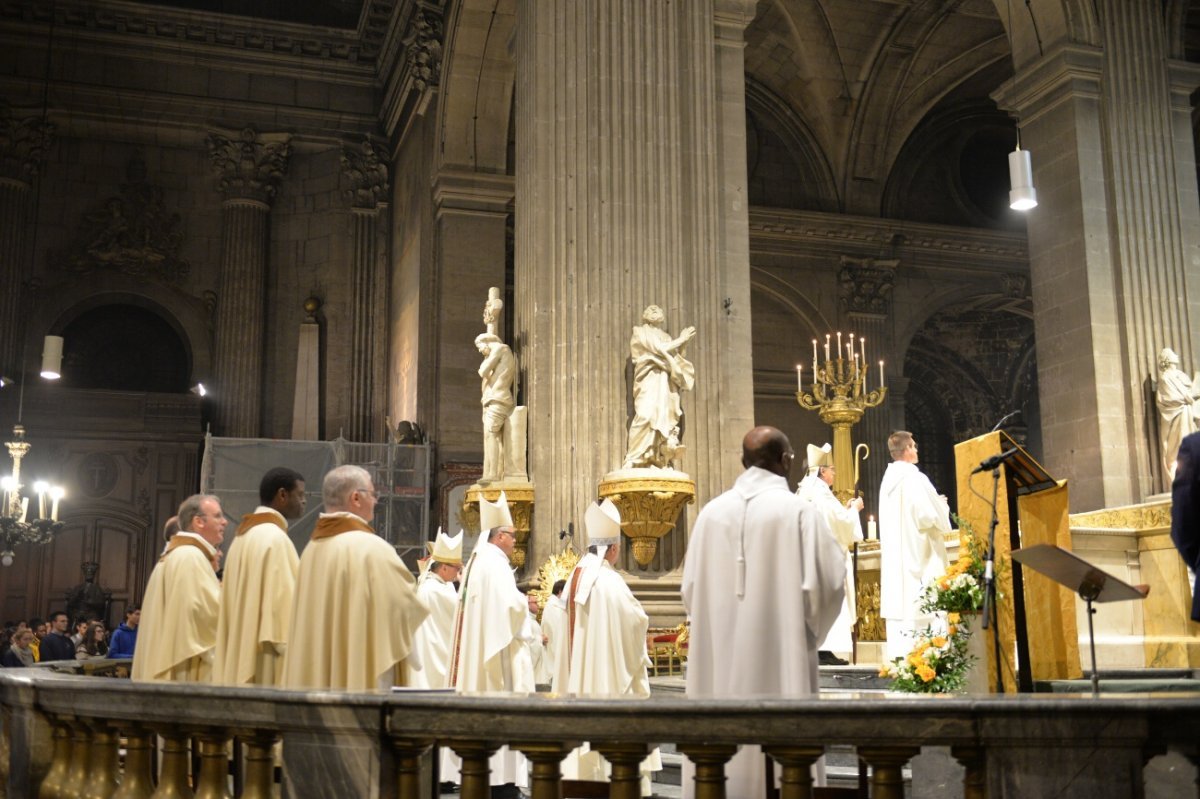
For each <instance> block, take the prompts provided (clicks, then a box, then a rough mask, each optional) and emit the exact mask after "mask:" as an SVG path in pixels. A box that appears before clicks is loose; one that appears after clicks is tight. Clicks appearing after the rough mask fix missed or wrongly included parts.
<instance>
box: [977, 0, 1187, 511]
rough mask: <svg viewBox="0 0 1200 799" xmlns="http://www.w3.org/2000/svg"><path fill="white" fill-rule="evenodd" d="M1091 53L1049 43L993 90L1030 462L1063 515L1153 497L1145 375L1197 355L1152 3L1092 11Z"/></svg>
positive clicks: (1168, 90)
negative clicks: (1017, 289)
mask: <svg viewBox="0 0 1200 799" xmlns="http://www.w3.org/2000/svg"><path fill="white" fill-rule="evenodd" d="M1096 7H1097V12H1098V15H1099V17H1100V22H1101V32H1102V37H1101V38H1102V42H1103V49H1098V48H1093V47H1084V46H1078V45H1065V46H1062V47H1060V48H1058V49H1056V50H1055V51H1053V52H1051V53H1049V54H1048V55H1046V56H1045V57H1043V58H1042V59H1040V60H1039V61H1037V62H1036V63H1033V64H1031V65H1030V66H1028V67H1026V68H1024V69H1023V70H1022V71H1021V72H1020V73H1019V74H1018V75H1017V76H1016V77H1015V78H1013V80H1012V81H1010V82H1009V83H1007V84H1005V85H1004V86H1002V87H1001V88H1000V89H999V90H998V91H997V92H996V94H995V95H993V96H994V97H995V98H996V100H997V102H998V103H1000V104H1001V105H1002V106H1004V107H1006V108H1008V109H1010V110H1012V111H1013V112H1014V114H1015V115H1016V116H1017V117H1018V119H1019V120H1020V126H1021V131H1022V144H1023V145H1024V146H1025V147H1026V148H1027V149H1029V150H1030V151H1031V153H1032V156H1033V164H1034V181H1035V185H1036V188H1037V191H1038V198H1039V200H1040V202H1041V204H1040V205H1039V206H1038V207H1037V208H1036V209H1034V210H1033V211H1031V212H1030V213H1029V221H1028V225H1029V250H1030V261H1031V272H1032V288H1033V304H1034V325H1035V332H1036V336H1037V358H1038V382H1039V391H1040V404H1041V411H1042V433H1043V444H1044V449H1045V465H1046V467H1047V469H1048V470H1049V471H1050V472H1051V474H1053V475H1054V476H1056V477H1059V478H1063V477H1065V478H1070V479H1071V509H1072V510H1073V511H1081V510H1087V509H1095V508H1100V507H1111V506H1116V505H1124V504H1128V503H1131V502H1138V501H1140V500H1141V499H1142V498H1143V497H1144V496H1146V495H1147V494H1150V493H1153V492H1154V491H1156V490H1159V488H1160V484H1159V483H1158V481H1157V478H1156V475H1155V468H1154V464H1155V462H1156V457H1157V445H1156V444H1154V443H1153V441H1152V439H1153V437H1154V435H1155V433H1154V431H1155V429H1156V427H1155V425H1156V418H1155V417H1156V411H1155V409H1154V407H1153V404H1152V402H1151V401H1149V400H1150V399H1151V396H1150V393H1149V391H1148V379H1149V378H1150V376H1152V375H1156V374H1157V372H1156V369H1155V355H1156V353H1157V350H1158V348H1160V347H1163V346H1167V345H1171V346H1175V347H1177V350H1176V351H1177V352H1179V353H1180V355H1181V357H1182V359H1183V361H1184V363H1185V364H1186V363H1191V364H1193V366H1194V365H1195V358H1196V355H1197V354H1200V241H1198V238H1197V237H1198V236H1200V209H1198V207H1197V197H1196V173H1195V162H1194V155H1193V152H1192V137H1191V132H1190V127H1189V125H1188V122H1187V109H1188V104H1187V100H1186V98H1187V96H1188V94H1189V93H1190V92H1191V91H1192V89H1194V88H1195V87H1196V85H1197V84H1198V83H1200V67H1197V66H1195V65H1188V64H1183V63H1179V62H1171V61H1169V60H1168V58H1167V55H1168V54H1167V50H1166V45H1165V43H1164V38H1165V31H1164V22H1163V16H1164V15H1163V13H1162V7H1161V4H1160V3H1157V2H1155V0H1098V2H1097V4H1096Z"/></svg>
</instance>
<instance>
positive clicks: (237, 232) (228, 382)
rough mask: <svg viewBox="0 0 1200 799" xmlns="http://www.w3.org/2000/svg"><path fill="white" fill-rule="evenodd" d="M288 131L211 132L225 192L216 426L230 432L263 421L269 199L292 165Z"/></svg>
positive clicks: (247, 430)
mask: <svg viewBox="0 0 1200 799" xmlns="http://www.w3.org/2000/svg"><path fill="white" fill-rule="evenodd" d="M288 139H289V136H288V135H287V134H259V133H256V132H255V131H254V130H253V129H252V128H246V129H245V130H243V131H242V132H241V133H233V132H226V133H221V132H214V133H210V134H209V137H208V150H209V155H210V156H211V158H212V162H213V166H214V167H215V168H216V170H217V172H218V173H219V175H220V189H221V192H222V194H223V195H224V196H225V202H224V204H223V206H222V212H221V281H220V291H219V292H218V299H217V320H216V336H215V338H216V346H215V355H214V358H213V371H214V373H215V374H214V380H213V386H214V390H215V400H216V403H215V404H216V409H217V410H216V418H217V432H218V433H219V434H220V435H224V436H234V437H243V438H253V437H256V436H258V435H259V433H260V429H261V424H262V382H263V361H264V353H263V346H264V341H265V337H266V274H267V244H268V242H269V240H270V235H269V226H270V211H271V200H272V199H274V197H275V193H276V191H277V190H278V187H279V181H280V180H281V179H282V177H283V173H284V170H285V168H286V166H287V158H288V154H289V152H290V147H289V144H288Z"/></svg>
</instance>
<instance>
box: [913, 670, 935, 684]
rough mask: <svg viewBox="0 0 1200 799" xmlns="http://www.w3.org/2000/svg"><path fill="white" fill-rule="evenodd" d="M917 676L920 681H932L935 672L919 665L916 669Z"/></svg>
mask: <svg viewBox="0 0 1200 799" xmlns="http://www.w3.org/2000/svg"><path fill="white" fill-rule="evenodd" d="M917 676H918V677H920V678H921V682H933V678H934V677H936V676H937V673H936V672H934V670H933V669H931V668H929V667H928V666H921V667H919V668H918V669H917Z"/></svg>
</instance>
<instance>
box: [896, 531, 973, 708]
mask: <svg viewBox="0 0 1200 799" xmlns="http://www.w3.org/2000/svg"><path fill="white" fill-rule="evenodd" d="M952 519H953V521H954V523H955V525H956V526H957V527H958V558H957V559H956V560H955V561H954V562H953V563H951V564H950V567H949V568H948V569H946V573H945V574H943V575H942V576H941V577H939V578H938V579H937V580H935V581H933V582H931V583H929V584H928V585H926V586H925V588H924V590H923V591H922V593H921V610H922V611H924V612H925V613H944V614H945V615H946V627H945V632H935V631H934V630H933V628H931V627H927V628H926V629H925V631H924V632H923V633H921V635H919V636H918V637H917V640H916V642H915V643H914V645H913V649H912V651H911V652H909V653H908V655H907V656H905V657H902V658H896V660H894V661H893V662H891V663H885V664H883V666H882V667H881V668H880V670H879V676H880V677H890V678H892V681H893V682H892V688H893V689H894V690H897V691H905V692H908V693H950V692H953V691H960V690H962V689H963V688H964V687H965V686H966V681H967V674H968V672H969V671H970V669H971V666H972V664H973V663H974V662H975V657H974V656H972V655H969V654H968V653H967V640H968V639H969V638H970V637H971V630H970V629H969V626H968V624H967V623H966V622H965V621H964V619H963V615H964V614H977V613H978V612H979V611H980V610H981V609H982V608H983V594H984V583H983V575H984V568H985V564H984V553H983V550H982V546H981V545H980V543H979V540H978V539H977V538H976V537H975V531H974V530H973V529H972V527H971V525H970V524H969V523H968V522H967V521H966V520H965V519H962V518H960V517H959V516H957V515H952Z"/></svg>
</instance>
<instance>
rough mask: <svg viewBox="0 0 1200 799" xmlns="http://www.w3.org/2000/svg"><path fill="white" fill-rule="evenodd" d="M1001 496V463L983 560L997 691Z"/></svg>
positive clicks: (1000, 676) (1000, 688)
mask: <svg viewBox="0 0 1200 799" xmlns="http://www.w3.org/2000/svg"><path fill="white" fill-rule="evenodd" d="M999 497H1000V464H996V468H994V469H992V521H991V524H990V525H989V527H988V543H987V553H986V556H985V558H984V562H983V629H985V630H986V629H987V628H988V623H989V622H991V621H992V617H993V615H994V616H995V620H994V623H993V624H992V645H993V647H994V649H993V651H994V652H995V653H996V693H999V694H1002V693H1004V672H1003V671H1002V670H1001V669H1000V614H999V612H998V611H997V610H996V570H995V562H996V527H998V526H999V525H1000V513H999V511H998V510H997V509H996V501H997V500H998V499H999Z"/></svg>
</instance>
